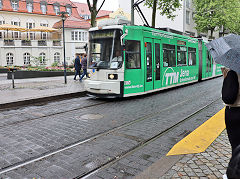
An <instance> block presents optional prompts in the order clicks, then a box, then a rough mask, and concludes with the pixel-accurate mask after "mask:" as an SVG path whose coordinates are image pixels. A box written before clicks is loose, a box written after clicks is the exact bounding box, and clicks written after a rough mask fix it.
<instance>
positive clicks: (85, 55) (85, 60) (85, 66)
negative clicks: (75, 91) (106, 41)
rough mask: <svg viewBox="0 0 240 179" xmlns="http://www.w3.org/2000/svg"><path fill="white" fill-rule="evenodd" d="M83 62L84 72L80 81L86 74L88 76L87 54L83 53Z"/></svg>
mask: <svg viewBox="0 0 240 179" xmlns="http://www.w3.org/2000/svg"><path fill="white" fill-rule="evenodd" d="M81 64H82V69H83V74H82V75H81V77H80V80H79V81H80V82H81V81H82V79H83V77H84V76H85V75H86V76H87V54H84V55H83V58H82V60H81ZM87 77H88V76H87Z"/></svg>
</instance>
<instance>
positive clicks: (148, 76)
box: [144, 38, 154, 91]
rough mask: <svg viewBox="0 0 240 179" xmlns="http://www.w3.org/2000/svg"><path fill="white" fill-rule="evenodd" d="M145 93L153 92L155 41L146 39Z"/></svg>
mask: <svg viewBox="0 0 240 179" xmlns="http://www.w3.org/2000/svg"><path fill="white" fill-rule="evenodd" d="M144 52H145V53H144V63H145V64H144V66H145V75H144V76H145V91H149V90H153V80H154V79H153V40H152V39H150V38H145V39H144Z"/></svg>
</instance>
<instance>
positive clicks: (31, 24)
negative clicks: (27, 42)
mask: <svg viewBox="0 0 240 179" xmlns="http://www.w3.org/2000/svg"><path fill="white" fill-rule="evenodd" d="M26 27H27V29H32V28H34V27H35V23H34V22H27V23H26ZM27 38H28V39H31V40H34V39H35V33H34V32H28V33H27Z"/></svg>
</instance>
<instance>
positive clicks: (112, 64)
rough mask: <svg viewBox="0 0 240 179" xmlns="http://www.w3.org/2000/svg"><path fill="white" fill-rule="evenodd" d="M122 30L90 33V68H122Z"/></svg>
mask: <svg viewBox="0 0 240 179" xmlns="http://www.w3.org/2000/svg"><path fill="white" fill-rule="evenodd" d="M120 36H121V30H120V29H107V30H98V31H91V32H89V41H90V45H89V52H90V53H89V68H98V69H117V68H121V67H122V63H123V58H122V52H121V43H120Z"/></svg>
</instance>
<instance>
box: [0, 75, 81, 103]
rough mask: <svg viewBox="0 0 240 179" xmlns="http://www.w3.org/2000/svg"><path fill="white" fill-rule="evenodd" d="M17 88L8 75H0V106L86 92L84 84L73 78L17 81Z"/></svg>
mask: <svg viewBox="0 0 240 179" xmlns="http://www.w3.org/2000/svg"><path fill="white" fill-rule="evenodd" d="M14 81H15V82H14V83H15V88H14V89H13V88H12V80H7V79H6V74H0V96H1V101H0V104H7V103H13V102H17V101H25V100H30V99H37V98H42V97H49V96H56V95H64V94H71V93H77V92H81V91H84V84H83V83H80V82H79V81H74V80H73V76H67V84H65V83H64V77H63V76H60V77H45V78H29V79H15V80H14Z"/></svg>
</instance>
